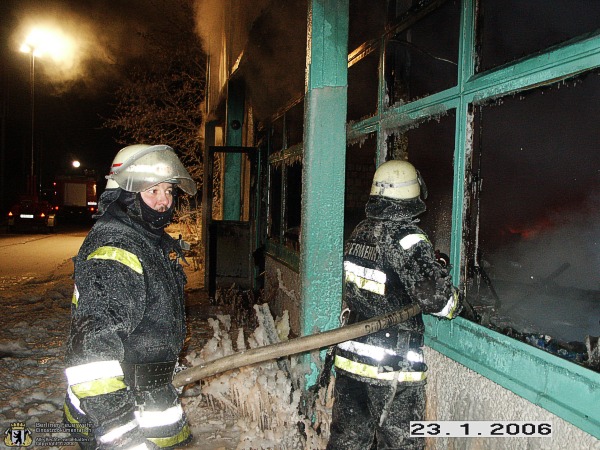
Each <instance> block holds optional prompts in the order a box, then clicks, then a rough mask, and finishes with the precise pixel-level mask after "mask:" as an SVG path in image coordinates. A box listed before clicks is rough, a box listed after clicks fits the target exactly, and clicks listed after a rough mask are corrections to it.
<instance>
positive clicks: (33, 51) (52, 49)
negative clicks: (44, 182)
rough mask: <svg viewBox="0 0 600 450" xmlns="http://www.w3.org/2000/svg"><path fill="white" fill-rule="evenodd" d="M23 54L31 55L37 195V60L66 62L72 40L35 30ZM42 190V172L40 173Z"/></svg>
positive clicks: (32, 176) (53, 31) (57, 33)
mask: <svg viewBox="0 0 600 450" xmlns="http://www.w3.org/2000/svg"><path fill="white" fill-rule="evenodd" d="M20 50H21V52H23V53H29V55H30V57H31V58H30V76H31V166H30V171H29V178H30V180H29V183H28V184H29V189H30V193H31V194H32V195H33V194H35V191H36V189H35V184H36V183H35V172H34V159H35V157H34V156H35V142H34V141H35V139H34V134H35V128H34V127H35V58H39V57H40V56H41V55H42V54H44V55H46V54H48V55H49V56H50V57H51V58H52V59H53V60H54V61H55V62H61V61H64V60H65V57H66V55H67V54H69V53H71V54H72V53H73V41H72V39H69V38H67V37H66V36H64V35H63V34H62V33H61V32H60V30H58V29H53V28H37V27H36V28H33V29H32V30H31V32H30V33H29V34H28V35H27V37H26V38H25V42H23V44H22V45H21V47H20ZM40 188H41V172H40Z"/></svg>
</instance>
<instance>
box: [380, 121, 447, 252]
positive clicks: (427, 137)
mask: <svg viewBox="0 0 600 450" xmlns="http://www.w3.org/2000/svg"><path fill="white" fill-rule="evenodd" d="M455 123H456V114H455V112H454V111H453V110H452V111H449V112H448V114H446V115H445V116H443V117H438V118H435V119H433V118H431V119H430V120H428V121H427V122H424V123H422V124H420V125H419V126H418V127H416V128H412V129H409V130H405V131H403V132H396V133H395V134H392V135H391V136H390V137H389V139H388V141H389V143H388V145H390V146H391V147H392V148H393V150H392V154H390V155H388V156H389V159H404V158H407V159H408V161H410V162H411V164H413V165H414V166H415V168H416V169H417V170H418V171H419V172H420V173H421V176H422V177H423V181H424V182H425V185H426V188H427V198H426V199H424V201H425V205H426V206H427V210H426V211H425V213H423V214H422V215H420V216H419V226H420V227H421V228H422V229H423V231H425V233H426V234H427V235H428V237H429V239H430V241H431V243H432V244H433V246H434V248H435V249H436V250H439V251H440V252H442V253H445V254H446V255H449V254H450V240H451V235H452V189H453V179H454V167H453V161H454V134H455V132H454V130H455ZM423 196H424V194H423V192H422V195H421V197H422V198H423Z"/></svg>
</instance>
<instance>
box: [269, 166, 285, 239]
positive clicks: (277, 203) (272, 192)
mask: <svg viewBox="0 0 600 450" xmlns="http://www.w3.org/2000/svg"><path fill="white" fill-rule="evenodd" d="M282 186H283V170H282V167H281V166H271V167H270V169H269V218H268V224H269V225H268V228H267V236H268V237H269V239H272V240H274V241H275V242H279V239H280V235H281V220H282V217H281V211H282V205H281V199H282V192H281V188H282Z"/></svg>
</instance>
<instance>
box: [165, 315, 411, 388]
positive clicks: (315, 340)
mask: <svg viewBox="0 0 600 450" xmlns="http://www.w3.org/2000/svg"><path fill="white" fill-rule="evenodd" d="M420 312H421V309H420V307H419V306H418V305H409V306H405V307H404V308H401V309H399V310H397V311H394V312H391V313H388V314H383V315H381V316H377V317H373V318H372V319H368V320H364V321H362V322H358V323H355V324H352V325H346V326H344V327H341V328H337V329H335V330H329V331H324V332H321V333H316V334H311V335H308V336H302V337H299V338H296V339H290V340H288V341H283V342H279V343H277V344H272V345H266V346H264V347H257V348H253V349H250V350H245V351H242V352H238V353H234V354H232V355H228V356H225V357H223V358H219V359H216V360H214V361H209V362H207V363H206V364H203V365H200V366H195V367H190V368H189V369H185V370H182V371H181V372H179V373H177V374H176V375H175V377H174V378H173V385H174V386H175V387H176V388H177V387H182V386H185V385H187V384H190V383H194V382H196V381H199V380H202V379H204V378H207V377H210V376H212V375H216V374H218V373H222V372H226V371H228V370H233V369H237V368H239V367H243V366H248V365H251V364H257V363H261V362H265V361H269V360H272V359H277V358H281V357H284V356H289V355H295V354H298V353H303V352H307V351H309V350H314V349H318V348H324V347H329V346H332V345H334V344H339V343H340V342H344V341H348V340H350V339H355V338H357V337H361V336H366V335H367V334H371V333H375V332H377V331H379V330H383V329H385V328H389V327H390V326H392V325H396V324H398V323H401V322H405V321H406V320H408V319H410V318H411V317H413V316H416V315H417V314H419V313H420Z"/></svg>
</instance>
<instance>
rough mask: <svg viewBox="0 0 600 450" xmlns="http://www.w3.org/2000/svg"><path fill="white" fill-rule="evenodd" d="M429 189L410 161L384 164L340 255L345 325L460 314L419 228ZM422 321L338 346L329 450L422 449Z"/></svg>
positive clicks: (442, 270)
mask: <svg viewBox="0 0 600 450" xmlns="http://www.w3.org/2000/svg"><path fill="white" fill-rule="evenodd" d="M425 193H426V189H425V184H424V183H423V180H422V179H421V176H420V174H419V173H418V172H417V170H416V169H415V168H414V167H413V166H412V164H410V163H409V162H407V161H387V162H385V163H383V164H382V165H381V166H380V167H379V168H378V169H377V170H376V172H375V175H374V177H373V184H372V187H371V195H370V196H369V201H368V203H367V205H366V219H365V220H363V221H362V222H361V223H359V224H358V225H357V227H356V228H355V229H354V231H353V232H352V235H351V236H350V238H349V240H348V241H347V243H346V246H345V250H344V287H345V289H344V292H345V294H344V300H345V303H346V306H347V307H348V309H349V316H348V317H349V319H348V323H354V322H358V321H362V320H366V319H370V318H372V317H375V316H379V315H382V314H386V313H389V312H392V311H395V310H398V309H400V308H401V307H403V306H406V305H410V304H413V303H416V304H418V305H419V306H420V308H421V310H422V311H423V312H424V313H429V314H435V315H437V316H440V317H444V318H448V319H451V318H453V317H455V316H456V315H457V314H458V312H459V309H460V305H459V300H458V294H457V291H456V289H455V288H454V286H453V285H452V281H451V278H450V275H449V274H448V271H447V269H446V268H445V267H443V266H442V265H440V264H439V262H438V261H437V260H436V257H435V254H434V250H433V248H432V245H431V243H430V241H429V239H428V238H427V236H426V235H425V233H424V232H423V230H421V229H420V228H419V227H418V226H417V222H418V219H417V216H419V215H420V214H421V213H423V212H424V211H425V203H424V202H423V200H422V199H421V195H423V196H425ZM423 331H424V326H423V319H422V316H421V315H420V314H419V315H417V316H415V317H412V318H411V319H409V320H408V321H406V322H403V323H401V324H399V325H396V326H394V327H390V328H387V329H384V330H381V331H379V332H376V333H373V334H370V335H367V336H364V337H361V338H357V339H356V340H353V341H346V342H342V343H340V344H338V346H337V347H336V349H335V359H334V365H335V368H336V381H335V402H334V406H333V414H332V423H331V427H330V431H331V437H330V440H329V443H328V446H327V448H328V449H329V450H352V449H356V450H363V449H370V448H373V447H372V445H373V444H374V442H376V443H377V448H378V449H392V448H393V449H422V448H424V442H423V441H422V440H418V439H413V438H410V437H409V423H410V421H411V420H413V421H418V420H423V416H424V406H425V382H426V377H427V365H426V364H425V360H424V357H423V350H422V346H423Z"/></svg>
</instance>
